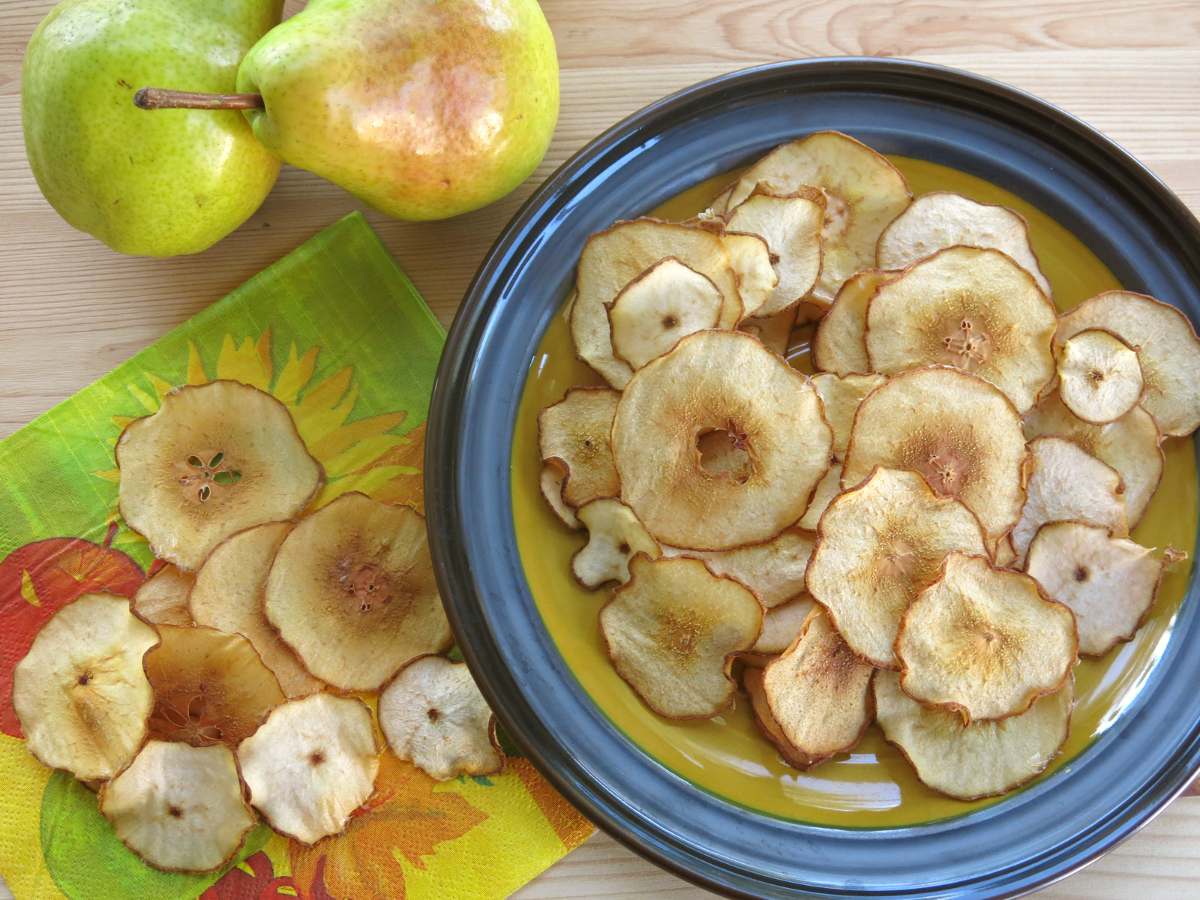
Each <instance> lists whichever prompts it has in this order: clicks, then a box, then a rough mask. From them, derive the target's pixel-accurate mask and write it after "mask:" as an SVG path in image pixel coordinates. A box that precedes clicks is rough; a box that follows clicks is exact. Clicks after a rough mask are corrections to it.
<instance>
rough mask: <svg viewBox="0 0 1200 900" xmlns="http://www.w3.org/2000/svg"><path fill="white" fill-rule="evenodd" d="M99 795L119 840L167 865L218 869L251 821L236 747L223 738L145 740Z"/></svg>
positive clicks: (165, 867) (154, 863)
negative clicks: (206, 743) (207, 741)
mask: <svg viewBox="0 0 1200 900" xmlns="http://www.w3.org/2000/svg"><path fill="white" fill-rule="evenodd" d="M99 802H100V812H102V813H103V814H104V816H105V818H107V819H108V820H109V822H111V823H112V826H113V831H114V832H115V833H116V835H117V837H118V838H120V839H121V842H122V843H124V844H125V846H127V847H128V848H129V849H130V850H132V851H133V852H134V853H136V854H137V855H138V856H140V857H141V858H142V859H143V860H144V861H145V862H147V863H149V864H150V865H152V866H154V868H156V869H162V870H163V871H165V872H211V871H212V870H213V869H219V868H220V867H221V866H223V865H224V864H225V863H227V862H229V861H230V860H231V859H232V858H233V856H234V854H236V853H237V851H238V848H239V847H241V846H242V840H243V839H244V838H245V837H246V833H247V832H249V831H250V829H251V828H253V827H254V823H255V821H256V820H255V816H254V812H253V810H251V809H250V805H249V804H248V803H247V802H246V801H245V799H243V797H242V782H241V779H240V778H239V777H238V769H237V763H236V762H235V761H234V758H233V751H231V750H230V749H229V748H228V747H226V746H224V745H220V744H218V745H215V746H212V747H193V746H190V745H189V744H183V743H168V742H165V741H157V740H151V741H148V742H147V743H146V745H145V746H144V747H143V748H142V749H141V751H140V752H139V753H138V755H137V756H136V757H135V758H134V760H133V762H131V763H130V764H129V766H128V768H126V769H125V770H124V771H123V772H121V773H120V774H119V775H117V777H116V778H114V779H113V780H112V781H110V782H108V783H107V784H105V785H104V786H103V787H102V788H101V789H100V801H99Z"/></svg>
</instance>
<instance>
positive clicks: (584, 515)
mask: <svg viewBox="0 0 1200 900" xmlns="http://www.w3.org/2000/svg"><path fill="white" fill-rule="evenodd" d="M579 521H581V522H582V523H583V524H584V526H585V527H586V528H587V531H588V542H587V544H585V545H584V546H583V547H582V548H581V549H580V550H579V552H578V553H576V554H575V555H574V556H573V557H572V558H571V571H572V572H573V573H574V574H575V577H576V579H578V581H579V583H580V584H582V585H583V586H584V587H586V588H592V589H594V588H598V587H600V585H602V584H607V583H609V582H610V581H615V582H617V583H618V584H624V583H625V582H627V581H628V580H629V560H631V559H633V557H634V556H636V555H637V554H639V553H644V554H646V555H647V556H649V557H650V558H651V559H657V558H658V556H659V549H658V542H657V541H656V540H654V538H652V537H650V535H649V534H647V533H646V529H645V528H643V527H642V523H641V522H639V521H638V519H637V516H635V515H634V514H633V510H632V509H630V508H629V507H628V506H626V505H625V504H624V503H622V502H621V501H620V500H593V501H592V502H591V503H588V504H585V505H584V506H581V507H579Z"/></svg>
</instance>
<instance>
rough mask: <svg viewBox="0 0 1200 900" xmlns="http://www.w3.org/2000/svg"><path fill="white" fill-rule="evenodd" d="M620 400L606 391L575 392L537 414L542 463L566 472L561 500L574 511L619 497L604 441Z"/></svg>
mask: <svg viewBox="0 0 1200 900" xmlns="http://www.w3.org/2000/svg"><path fill="white" fill-rule="evenodd" d="M620 398H621V395H620V394H619V393H618V392H617V391H614V390H610V389H608V388H597V387H574V388H571V389H570V390H569V391H567V393H566V394H565V395H564V396H563V398H562V399H561V400H559V401H558V402H557V403H555V404H554V405H553V406H547V407H546V408H545V409H543V410H542V411H541V413H539V414H538V443H539V446H540V448H541V453H542V461H543V462H551V461H553V462H556V463H557V464H558V465H559V466H560V467H561V468H562V469H563V470H564V471H565V472H566V475H565V476H564V477H563V487H562V498H563V500H564V501H565V502H566V503H567V504H568V505H569V506H573V507H575V508H576V509H578V508H579V507H581V506H583V504H585V503H588V502H590V501H592V500H595V499H597V498H599V497H615V496H616V495H617V494H618V493H620V490H621V482H620V479H619V478H618V476H617V469H616V466H614V465H613V454H612V447H611V444H610V441H609V432H610V431H611V430H612V423H613V415H614V414H615V413H616V409H617V401H618V400H619V399H620Z"/></svg>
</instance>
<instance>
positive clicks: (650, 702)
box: [600, 556, 763, 719]
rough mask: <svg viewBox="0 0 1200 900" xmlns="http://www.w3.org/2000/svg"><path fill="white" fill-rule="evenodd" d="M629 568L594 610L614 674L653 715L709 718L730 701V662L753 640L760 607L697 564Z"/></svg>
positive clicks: (643, 561)
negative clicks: (601, 605)
mask: <svg viewBox="0 0 1200 900" xmlns="http://www.w3.org/2000/svg"><path fill="white" fill-rule="evenodd" d="M629 570H630V572H631V574H632V577H631V578H630V580H629V582H628V583H627V584H625V585H623V586H622V587H620V588H618V589H617V591H616V593H615V594H613V598H612V600H610V601H609V602H608V603H607V604H605V606H604V608H603V609H601V610H600V631H601V634H603V636H604V642H605V646H606V647H607V650H608V655H609V658H610V659H612V662H613V666H614V667H615V668H616V670H617V674H618V675H620V676H621V677H622V678H623V679H625V681H626V682H628V683H629V686H630V687H632V688H633V690H634V691H635V692H636V693H637V695H638V696H639V697H641V698H642V700H643V701H644V702H645V704H646V705H647V706H648V707H650V709H652V710H653V711H654V712H656V713H658V714H659V715H660V716H665V717H667V718H669V719H708V718H711V717H712V716H715V715H716V714H717V713H719V712H721V711H722V710H723V709H725V708H726V707H727V706H728V705H729V703H730V701H731V700H732V699H733V691H734V683H733V680H732V679H731V678H730V676H729V667H730V658H731V657H732V656H733V654H735V653H738V652H739V651H744V650H749V649H750V648H751V647H752V646H753V645H754V642H755V641H756V640H758V635H759V632H760V631H761V630H762V619H763V609H762V606H761V605H760V604H759V602H758V600H757V599H756V598H755V596H754V594H752V593H751V592H750V591H749V590H748V589H747V588H745V587H743V586H742V585H740V584H738V583H737V582H736V581H734V580H732V579H730V578H722V577H720V576H717V575H714V574H713V573H712V572H710V571H709V570H708V569H707V568H706V567H705V565H704V563H702V562H701V561H700V560H698V559H691V558H688V557H678V558H675V559H657V560H652V559H650V558H648V557H646V556H635V557H634V558H633V561H632V562H631V563H630V564H629Z"/></svg>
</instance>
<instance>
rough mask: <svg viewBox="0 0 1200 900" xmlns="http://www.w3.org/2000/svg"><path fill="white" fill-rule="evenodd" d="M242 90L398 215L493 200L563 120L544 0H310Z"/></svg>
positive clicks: (352, 184) (315, 166) (328, 173)
mask: <svg viewBox="0 0 1200 900" xmlns="http://www.w3.org/2000/svg"><path fill="white" fill-rule="evenodd" d="M237 90H238V91H241V92H253V93H257V94H261V95H262V99H263V108H262V109H254V110H248V111H247V112H246V116H247V117H248V118H249V120H250V124H251V126H252V127H253V129H254V133H255V134H256V135H258V138H259V140H261V141H262V142H263V144H265V145H266V146H267V147H269V148H271V149H272V150H273V151H275V152H276V153H278V154H279V155H280V156H281V157H283V159H284V160H285V161H286V162H289V163H291V164H292V165H295V166H299V167H300V168H302V169H308V170H309V171H310V172H315V173H316V174H318V175H320V176H322V177H324V178H327V179H329V180H330V181H332V182H334V183H335V184H338V185H340V186H341V187H343V188H345V189H346V190H348V191H350V192H351V193H352V194H355V195H356V196H358V197H360V198H361V199H363V200H365V201H366V202H367V203H370V204H371V205H372V206H375V207H377V208H378V209H380V210H382V211H383V212H385V213H388V214H389V215H392V216H396V217H398V218H402V219H442V218H446V217H448V216H453V215H457V214H459V213H463V212H467V211H469V210H472V209H477V208H478V207H480V206H484V205H485V204H488V203H491V202H492V201H493V200H496V199H498V198H500V197H502V196H504V195H505V194H507V193H509V192H510V191H511V190H512V189H513V188H515V187H516V186H517V185H518V184H520V183H521V182H522V181H524V180H525V178H527V177H528V176H529V175H530V173H532V172H533V170H534V169H535V168H536V167H537V165H538V163H539V162H541V160H542V156H543V155H544V154H545V152H546V147H547V146H548V145H549V143H550V138H551V136H552V135H553V133H554V125H555V122H556V120H557V118H558V59H557V57H556V56H555V52H554V36H553V35H552V34H551V33H550V26H549V25H547V24H546V18H545V16H543V15H542V11H541V8H540V7H539V6H538V4H537V3H536V2H535V0H436V2H435V0H311V2H310V3H309V4H308V6H307V7H305V9H304V10H303V11H301V12H299V13H297V14H296V15H295V16H293V17H292V18H290V19H288V20H287V21H286V22H284V23H283V24H282V25H280V26H278V27H277V28H275V29H273V30H272V31H271V32H270V33H269V34H267V36H266V37H264V38H263V39H262V40H261V41H259V42H258V43H257V44H255V45H254V47H253V49H251V50H250V52H249V53H248V54H247V55H246V58H245V60H243V61H242V65H241V68H240V69H239V70H238V78H237Z"/></svg>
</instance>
